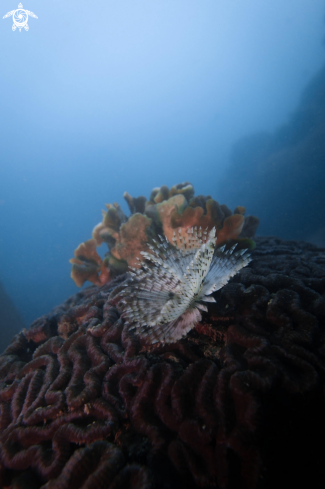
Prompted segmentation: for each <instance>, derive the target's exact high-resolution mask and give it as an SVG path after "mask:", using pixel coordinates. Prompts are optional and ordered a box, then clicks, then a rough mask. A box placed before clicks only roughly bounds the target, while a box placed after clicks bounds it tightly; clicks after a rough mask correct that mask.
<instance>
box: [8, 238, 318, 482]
mask: <svg viewBox="0 0 325 489" xmlns="http://www.w3.org/2000/svg"><path fill="white" fill-rule="evenodd" d="M256 242H257V247H256V250H254V251H253V253H252V258H253V261H252V263H250V264H249V266H248V267H247V268H244V269H242V270H241V271H240V273H239V274H238V275H236V276H235V277H234V278H233V279H232V280H231V282H230V283H229V284H227V285H226V286H225V287H223V288H222V289H221V290H220V291H218V292H217V293H215V294H214V297H215V298H216V300H217V303H216V304H211V305H209V312H208V313H206V314H203V320H202V322H201V323H199V324H198V325H197V326H196V328H195V329H194V330H192V331H191V332H190V333H189V334H188V335H187V337H186V338H184V339H182V340H180V341H179V342H177V343H174V344H168V345H164V346H161V345H159V344H158V345H151V346H149V345H145V344H144V343H143V342H142V343H141V341H142V340H139V338H137V336H135V335H134V333H133V332H132V331H128V329H127V327H126V326H125V325H124V323H123V321H122V319H121V318H120V316H119V306H118V304H115V303H114V301H111V302H109V301H108V297H109V294H110V292H111V291H112V290H113V288H114V286H116V285H118V284H120V283H121V281H122V280H123V279H124V276H121V277H119V278H118V279H115V281H114V282H109V283H107V284H105V285H104V286H102V287H97V286H91V287H89V288H87V289H85V290H83V291H81V292H79V293H78V294H76V295H75V296H73V297H71V298H70V299H69V300H67V301H66V302H65V303H64V304H62V305H61V306H59V307H57V308H55V309H54V310H53V311H52V312H51V313H50V314H48V315H47V316H43V317H41V318H40V319H38V320H37V321H35V322H34V323H33V325H32V326H31V328H30V329H29V330H27V331H26V330H25V331H24V332H22V333H20V334H18V335H16V336H15V337H14V339H13V341H12V343H11V344H10V346H9V347H8V348H7V349H6V351H5V352H4V353H3V354H2V355H1V356H0V428H1V431H0V433H1V434H0V486H1V487H3V488H15V489H23V488H24V489H26V488H28V489H39V488H42V489H50V488H53V489H54V488H56V489H79V488H80V489H81V488H82V489H86V488H89V489H90V488H92V489H96V488H109V489H128V488H130V489H131V488H132V489H135V488H136V489H147V488H148V489H149V488H152V489H164V488H169V489H173V488H175V489H176V488H180V489H183V488H184V489H185V488H186V489H192V488H193V489H194V488H201V487H202V488H210V489H211V488H220V489H226V488H236V489H238V488H247V489H255V488H264V489H271V488H274V487H277V488H279V487H295V486H296V485H298V482H299V485H300V486H301V485H302V484H305V486H306V487H307V486H308V487H313V489H315V488H318V487H319V488H320V487H324V483H325V474H324V468H323V457H322V453H321V452H320V451H319V449H318V446H319V444H323V440H324V435H325V421H324V408H325V400H324V392H325V391H324V387H325V346H324V345H325V343H324V339H325V299H324V294H325V256H324V250H321V249H319V248H317V247H315V246H313V245H310V244H308V243H304V242H296V241H282V240H280V239H276V238H257V239H256Z"/></svg>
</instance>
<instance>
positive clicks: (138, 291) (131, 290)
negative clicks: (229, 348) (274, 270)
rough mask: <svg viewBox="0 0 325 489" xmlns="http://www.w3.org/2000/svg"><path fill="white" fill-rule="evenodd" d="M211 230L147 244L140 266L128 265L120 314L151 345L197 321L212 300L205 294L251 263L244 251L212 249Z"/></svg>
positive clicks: (172, 337) (171, 337) (191, 231)
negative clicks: (131, 266)
mask: <svg viewBox="0 0 325 489" xmlns="http://www.w3.org/2000/svg"><path fill="white" fill-rule="evenodd" d="M216 243H217V238H216V230H215V228H213V229H212V230H211V231H210V232H209V233H207V232H206V231H202V229H201V228H200V229H198V230H197V229H196V228H194V229H193V228H190V229H189V230H188V231H187V235H186V236H185V237H184V236H182V235H181V230H179V231H178V234H176V233H174V238H173V245H171V244H170V243H169V241H168V240H167V238H166V237H162V236H159V242H158V241H156V240H153V242H152V244H148V247H149V249H150V250H151V252H148V253H147V252H141V254H142V256H143V257H144V259H145V260H144V262H141V269H134V268H132V269H131V271H130V272H129V279H128V280H127V282H126V284H125V286H124V287H123V290H122V291H121V296H122V300H121V308H122V311H123V313H122V316H123V318H124V320H125V321H126V324H127V325H129V328H130V329H135V330H136V333H137V334H138V335H139V336H140V337H142V338H145V339H147V340H148V341H149V342H150V343H157V342H161V343H172V342H175V341H178V340H179V339H180V338H182V336H184V335H186V334H187V333H188V332H189V331H190V330H191V329H192V328H194V326H195V325H196V324H197V323H198V322H199V321H201V319H202V316H201V312H200V310H201V311H207V310H208V309H207V307H206V306H205V305H204V304H202V302H216V301H215V299H214V298H213V297H210V294H212V293H213V292H215V291H216V290H219V289H221V287H223V286H224V285H226V283H227V282H228V281H229V279H230V278H231V277H233V276H234V275H235V274H236V273H237V272H239V270H240V269H241V268H243V267H245V266H246V265H247V264H248V263H249V262H250V261H251V258H250V255H249V254H248V253H247V250H246V249H245V250H239V251H235V249H236V246H237V245H234V246H232V247H231V248H230V249H228V250H225V248H226V245H224V246H222V247H221V248H219V249H216V248H215V247H216Z"/></svg>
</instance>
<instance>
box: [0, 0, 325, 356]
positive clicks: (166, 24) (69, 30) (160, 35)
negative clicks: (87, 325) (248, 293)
mask: <svg viewBox="0 0 325 489" xmlns="http://www.w3.org/2000/svg"><path fill="white" fill-rule="evenodd" d="M16 3H17V1H12V0H10V1H8V0H5V1H3V2H2V3H1V8H2V12H3V13H2V16H4V15H5V14H6V13H7V12H9V11H11V10H12V9H16V8H17V5H16ZM23 3H24V8H26V9H29V10H31V11H32V12H34V13H35V15H37V16H38V19H35V18H30V19H29V28H30V29H29V31H28V32H26V31H25V30H22V32H19V31H18V29H17V30H16V31H15V32H13V31H12V28H11V27H12V18H11V17H10V18H6V19H2V18H1V24H0V39H1V46H2V50H1V54H0V59H1V78H0V86H1V95H2V96H1V97H0V114H1V132H0V138H1V160H0V283H1V286H0V307H1V309H2V311H3V314H2V316H1V322H0V332H1V335H0V339H1V341H0V343H1V344H0V347H1V350H3V349H4V348H5V347H6V346H7V344H8V343H9V341H10V339H11V338H12V336H13V335H14V334H15V333H16V332H17V331H19V330H20V329H22V327H24V326H25V327H28V326H29V325H30V323H31V322H32V321H33V320H35V319H36V318H37V317H38V316H40V315H42V314H45V313H47V312H48V311H49V310H50V309H51V308H53V307H54V306H55V305H57V304H59V303H61V302H62V301H63V300H65V299H66V298H67V297H68V296H69V295H71V294H74V293H75V292H76V291H78V290H79V289H78V288H77V287H76V285H75V284H74V282H73V281H72V280H71V278H70V270H71V265H70V263H69V259H70V258H71V257H72V256H73V251H74V249H75V248H76V247H77V246H78V244H79V243H81V242H83V241H84V240H86V239H88V238H90V233H91V230H92V229H93V227H94V226H95V225H96V224H97V223H98V222H100V220H101V218H102V216H101V212H100V210H101V209H102V208H104V204H105V203H108V202H110V203H113V202H118V203H119V204H120V205H121V207H122V208H123V210H124V212H125V213H127V214H128V209H127V205H126V203H125V202H124V200H123V193H124V192H125V191H127V192H129V193H130V194H131V195H132V196H139V195H145V196H146V197H147V198H148V197H149V195H150V192H151V190H152V188H154V187H159V186H161V185H168V186H169V187H171V186H172V185H174V184H177V183H180V182H183V181H189V182H191V183H192V184H193V186H194V189H195V192H196V194H197V195H199V194H203V195H208V194H209V195H211V196H212V197H213V198H214V199H215V200H217V201H218V202H219V203H221V204H226V205H227V206H228V207H230V209H232V210H234V208H235V207H236V206H237V205H242V206H245V207H246V210H247V213H248V214H253V215H256V216H258V217H259V218H260V226H259V228H258V232H257V235H259V236H261V235H263V236H265V235H276V236H279V237H281V238H286V239H295V240H305V241H309V242H313V243H315V244H318V245H323V246H324V243H325V226H324V223H323V219H322V209H323V207H324V200H325V198H324V192H323V188H324V172H325V170H324V163H323V162H324V156H325V138H324V130H325V67H324V44H323V40H324V13H325V5H324V2H323V1H321V0H313V1H312V2H311V1H310V0H273V1H272V2H264V1H261V0H247V1H246V0H241V1H239V0H238V1H234V2H229V0H203V1H202V0H200V1H198V0H168V1H166V0H164V1H158V0H154V1H153V0H139V1H133V0H132V1H131V0H122V1H121V0H120V1H119V2H112V1H109V2H98V1H94V2H91V3H89V2H85V1H83V0H79V1H78V2H77V1H74V0H71V1H70V2H68V3H67V2H63V1H61V0H57V1H56V2H55V3H54V2H44V1H42V2H41V1H36V0H30V1H29V3H26V2H23ZM86 285H87V284H86ZM8 317H10V318H11V321H10V323H11V325H12V327H11V330H10V331H7V330H6V329H5V328H7V326H6V325H7V324H8Z"/></svg>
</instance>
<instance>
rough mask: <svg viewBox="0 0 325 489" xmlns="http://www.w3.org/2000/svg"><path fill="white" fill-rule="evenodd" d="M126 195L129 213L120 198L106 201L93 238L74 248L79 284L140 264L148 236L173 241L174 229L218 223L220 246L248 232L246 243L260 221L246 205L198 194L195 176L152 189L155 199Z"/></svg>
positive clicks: (100, 281)
mask: <svg viewBox="0 0 325 489" xmlns="http://www.w3.org/2000/svg"><path fill="white" fill-rule="evenodd" d="M124 198H125V200H126V202H127V204H128V207H129V209H130V216H128V217H127V216H126V215H125V214H124V212H123V211H122V209H121V207H120V206H119V205H118V204H117V203H114V204H106V211H103V220H102V222H101V223H99V224H98V225H97V226H95V228H94V230H93V233H92V239H89V240H87V241H85V242H83V243H81V244H80V245H79V246H78V248H77V249H76V250H75V252H74V258H72V259H71V260H70V262H71V263H72V270H71V277H72V278H73V280H74V281H75V283H76V284H77V285H78V286H81V285H82V284H83V283H84V282H85V281H86V280H89V281H90V282H92V283H94V284H96V285H99V286H100V285H103V284H104V283H107V282H108V281H109V280H111V279H112V278H114V277H116V276H117V275H119V274H123V273H124V272H125V271H126V270H127V268H128V267H136V268H137V267H139V266H140V265H139V262H138V259H141V252H143V251H148V242H150V241H151V240H152V239H153V238H157V235H158V234H163V235H165V236H166V237H167V239H168V240H169V241H170V242H171V243H172V241H173V236H174V232H175V230H176V229H180V230H181V232H182V233H183V235H184V236H186V233H187V230H188V229H190V228H192V227H198V228H199V227H201V228H202V229H207V230H208V231H211V229H212V228H214V227H215V228H216V233H217V238H218V246H221V245H222V244H223V243H225V242H226V241H228V240H237V239H238V238H239V239H242V240H243V239H244V238H246V245H245V246H246V247H247V246H248V247H252V246H253V242H252V241H251V240H250V239H251V238H253V237H254V234H255V231H256V229H257V227H258V224H259V221H258V219H257V218H256V217H254V216H246V217H244V214H245V208H244V207H240V206H239V207H236V209H235V210H234V213H232V212H231V210H230V209H228V207H227V206H226V205H219V203H218V202H216V201H215V200H213V199H212V198H211V197H210V196H209V195H208V196H202V195H199V196H196V197H194V188H193V186H192V185H191V184H190V183H189V182H183V183H181V184H178V185H174V186H173V187H172V188H171V189H169V188H168V187H167V186H165V185H163V186H162V187H160V188H159V187H158V188H155V189H153V190H152V192H151V195H150V198H149V200H147V199H146V198H145V197H143V196H140V197H136V198H133V197H131V196H130V195H129V194H128V193H127V192H125V193H124ZM102 243H106V245H107V246H108V249H109V251H108V253H106V256H105V258H104V260H102V258H101V257H100V256H99V254H98V253H97V247H98V246H100V245H101V244H102Z"/></svg>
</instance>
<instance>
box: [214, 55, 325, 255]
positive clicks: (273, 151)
mask: <svg viewBox="0 0 325 489" xmlns="http://www.w3.org/2000/svg"><path fill="white" fill-rule="evenodd" d="M324 134H325V65H324V66H323V67H322V68H321V70H320V71H319V72H318V73H317V74H316V75H315V76H314V77H313V78H312V79H311V80H310V82H309V83H308V85H307V86H306V88H305V90H304V91H303V93H302V96H301V100H300V103H299V105H298V107H297V109H296V110H295V111H294V112H293V114H292V115H290V117H289V120H288V122H287V123H285V124H283V125H281V126H280V127H279V128H278V129H277V130H276V131H274V133H257V134H255V135H254V134H253V135H251V136H248V137H245V138H243V139H242V140H240V141H238V142H237V143H236V144H235V145H234V147H233V151H232V154H231V157H230V162H229V168H228V170H226V172H225V173H224V176H222V177H221V178H220V179H219V180H218V184H217V186H216V191H217V192H218V195H219V196H220V198H224V195H226V197H227V202H229V203H230V204H231V205H235V204H236V202H238V201H241V200H242V199H243V200H242V201H243V202H245V206H246V208H247V209H248V210H249V211H250V212H252V213H255V212H258V216H259V218H260V220H261V226H260V228H259V233H261V234H262V235H266V234H272V235H277V236H281V237H283V238H290V239H302V240H305V241H311V242H313V243H315V244H318V245H321V246H324V245H325V226H324V223H323V209H324V206H325V193H324V181H325V166H324V159H325V137H324Z"/></svg>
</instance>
